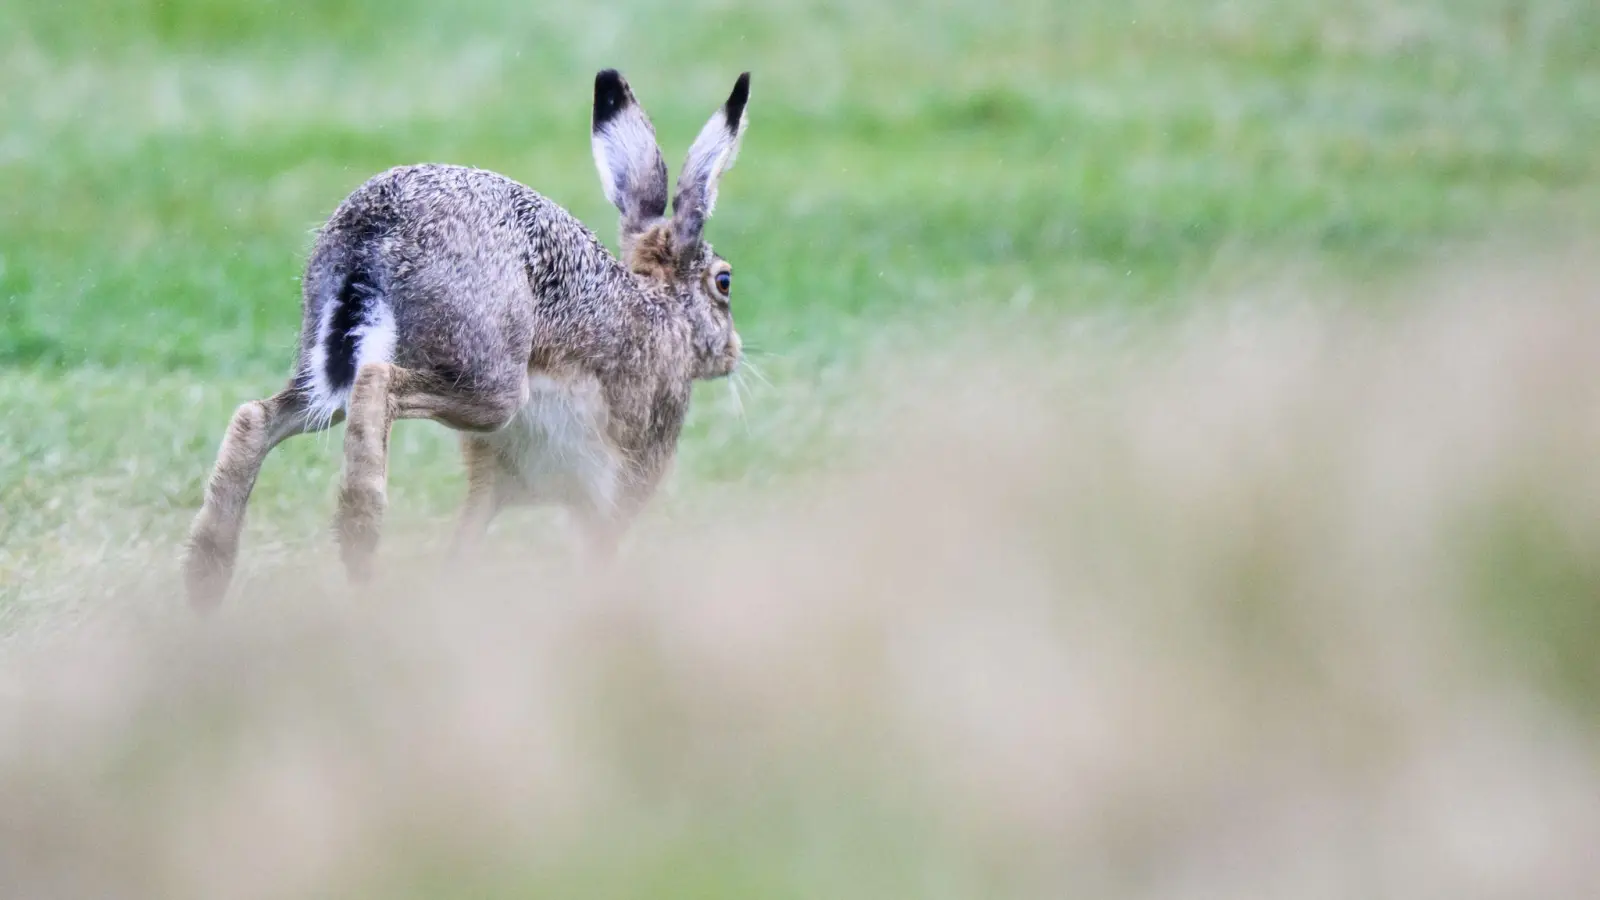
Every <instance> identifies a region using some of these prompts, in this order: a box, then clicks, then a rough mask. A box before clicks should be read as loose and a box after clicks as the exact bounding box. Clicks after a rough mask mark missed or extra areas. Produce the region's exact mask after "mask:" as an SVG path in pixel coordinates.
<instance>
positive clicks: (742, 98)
mask: <svg viewBox="0 0 1600 900" xmlns="http://www.w3.org/2000/svg"><path fill="white" fill-rule="evenodd" d="M749 102H750V73H749V72H745V73H743V74H741V75H740V76H739V80H738V81H737V82H735V83H734V85H733V93H732V94H730V95H729V96H728V103H727V105H726V106H724V107H723V110H724V111H725V112H726V113H727V114H728V127H729V128H734V129H737V128H738V127H739V120H740V119H741V118H743V117H744V107H745V104H747V103H749Z"/></svg>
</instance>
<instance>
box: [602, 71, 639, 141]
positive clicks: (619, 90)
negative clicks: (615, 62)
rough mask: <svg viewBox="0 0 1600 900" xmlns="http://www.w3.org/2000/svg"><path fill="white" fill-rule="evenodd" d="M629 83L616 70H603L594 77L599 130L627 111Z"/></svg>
mask: <svg viewBox="0 0 1600 900" xmlns="http://www.w3.org/2000/svg"><path fill="white" fill-rule="evenodd" d="M629 102H630V98H629V95H628V82H627V81H626V80H625V79H624V78H623V77H622V73H621V72H618V71H617V70H616V69H602V70H601V71H600V74H598V75H596V76H595V77H594V127H595V128H599V127H600V126H602V125H604V124H606V123H607V122H609V121H611V120H612V119H613V118H615V117H616V115H617V113H620V112H622V111H623V110H624V109H627V107H628V103H629Z"/></svg>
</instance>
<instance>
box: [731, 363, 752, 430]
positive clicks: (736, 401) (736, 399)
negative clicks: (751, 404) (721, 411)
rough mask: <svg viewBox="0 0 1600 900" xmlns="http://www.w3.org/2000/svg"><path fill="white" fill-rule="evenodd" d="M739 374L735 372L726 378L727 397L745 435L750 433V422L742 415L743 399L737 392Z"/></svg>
mask: <svg viewBox="0 0 1600 900" xmlns="http://www.w3.org/2000/svg"><path fill="white" fill-rule="evenodd" d="M739 381H740V378H739V373H738V372H737V371H735V372H734V373H733V374H732V375H731V376H730V377H729V378H728V396H729V397H731V398H732V399H733V408H734V412H736V413H737V414H738V416H739V424H741V425H743V426H744V430H745V433H746V434H749V433H750V420H749V419H748V418H746V417H745V414H744V397H743V396H742V395H741V393H740V391H739Z"/></svg>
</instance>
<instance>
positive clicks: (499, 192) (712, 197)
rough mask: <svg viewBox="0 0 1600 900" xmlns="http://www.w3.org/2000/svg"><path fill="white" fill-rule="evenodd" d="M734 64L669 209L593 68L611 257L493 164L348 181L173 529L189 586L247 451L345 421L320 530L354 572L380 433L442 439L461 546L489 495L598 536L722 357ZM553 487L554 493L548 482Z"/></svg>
mask: <svg viewBox="0 0 1600 900" xmlns="http://www.w3.org/2000/svg"><path fill="white" fill-rule="evenodd" d="M748 97H749V74H748V73H745V74H744V75H741V76H740V77H739V79H738V81H737V83H736V84H735V86H734V90H733V93H732V94H731V95H730V96H729V98H728V100H727V102H725V103H724V104H723V105H722V107H721V108H719V109H718V110H717V111H716V112H715V113H714V114H713V116H712V117H711V119H710V121H708V122H707V124H706V126H705V128H704V129H702V131H701V132H700V135H699V136H698V137H697V138H696V140H695V142H694V145H693V146H692V147H691V148H690V150H689V154H688V157H687V160H686V162H685V164H684V167H683V170H682V172H681V173H680V176H679V179H678V184H677V189H676V192H675V193H673V194H672V197H673V207H674V208H673V210H672V212H671V213H670V214H669V213H668V211H667V209H666V204H667V197H668V195H669V190H668V184H667V168H666V165H665V162H664V161H663V159H662V156H661V151H660V149H659V148H658V147H657V146H656V143H655V131H654V128H653V126H652V125H651V123H650V120H649V118H648V117H647V116H646V115H645V113H644V110H643V108H642V107H640V106H639V104H638V102H637V101H636V99H635V98H634V95H633V92H632V89H631V88H630V87H629V86H628V83H627V81H626V80H624V79H623V77H622V76H621V74H620V73H618V72H616V71H615V70H610V69H608V70H605V71H602V72H600V73H599V74H598V75H597V76H596V78H595V92H594V107H593V110H594V112H593V118H592V121H591V144H592V147H593V151H594V158H595V163H596V166H597V169H598V171H599V174H600V178H601V183H602V186H603V188H604V189H605V193H606V196H607V198H608V199H610V200H611V202H612V203H613V204H614V205H616V207H617V209H618V212H619V214H620V219H619V225H620V228H619V233H620V238H621V246H622V254H621V257H620V258H619V257H618V256H615V255H613V254H612V253H611V252H610V251H609V250H608V249H607V248H606V247H605V245H604V244H602V243H601V241H600V240H599V238H598V237H597V236H596V235H595V233H594V232H593V231H592V230H590V229H589V228H588V227H586V226H584V225H583V224H582V223H581V222H579V221H578V220H577V219H576V218H574V217H573V216H572V215H571V214H569V213H568V212H567V211H566V210H564V209H562V208H561V207H560V206H558V205H557V204H555V203H553V202H551V201H550V200H549V199H547V198H545V197H544V196H542V195H541V194H539V193H537V192H536V191H534V190H533V189H532V188H529V187H527V186H525V185H523V184H521V183H519V182H517V181H514V180H512V179H510V178H508V177H506V176H504V175H500V174H497V173H494V172H488V171H484V170H481V169H474V168H468V167H464V166H456V165H439V164H429V165H412V166H401V167H397V168H393V169H390V170H388V171H386V172H383V173H381V174H378V175H376V176H374V177H373V178H371V179H369V180H368V181H367V182H366V183H364V184H362V185H361V186H359V187H358V188H356V189H355V190H354V191H352V192H351V193H350V195H349V196H348V197H346V198H345V199H344V201H343V202H342V203H341V204H339V206H338V207H337V209H335V211H334V212H333V214H332V216H331V217H330V218H329V220H328V221H327V223H326V224H325V225H324V226H323V227H322V228H321V229H320V230H319V231H318V233H317V236H316V240H315V242H314V245H313V247H312V250H311V254H310V257H309V259H308V260H307V264H306V271H305V279H304V283H303V294H302V305H303V321H302V325H301V335H300V348H299V353H298V358H297V360H296V364H295V374H294V376H293V378H292V379H291V381H290V383H289V385H288V386H287V387H286V388H285V389H284V390H283V391H280V392H279V393H278V394H276V395H274V396H273V397H270V398H267V399H265V400H259V401H253V402H252V403H247V404H244V405H243V406H241V407H240V408H239V410H238V411H236V413H235V415H234V419H233V421H232V422H231V423H230V426H229V430H228V433H227V435H226V436H225V437H224V440H223V443H222V447H221V448H220V449H219V451H218V460H217V465H216V467H215V469H214V470H213V472H212V477H211V479H210V481H209V482H208V484H207V489H206V501H205V504H204V506H203V507H202V508H201V510H200V513H199V515H198V516H197V517H196V520H195V524H194V526H193V528H192V529H191V533H190V543H189V557H188V562H187V566H186V571H187V575H188V582H189V587H190V595H191V598H192V599H193V600H194V601H195V602H197V603H199V604H201V605H209V604H210V603H212V602H215V601H216V600H217V599H220V595H221V593H222V591H223V590H225V589H226V585H227V582H228V579H229V577H230V575H231V571H232V566H233V562H234V558H235V555H236V552H237V545H238V537H239V534H240V531H241V528H242V523H243V517H244V507H245V505H246V503H247V501H248V498H249V494H250V492H251V490H252V488H253V485H254V482H255V478H256V475H257V473H258V471H259V469H260V465H261V462H262V460H263V459H264V458H265V456H266V454H267V453H268V452H270V450H271V449H272V447H274V446H276V444H277V443H279V442H281V441H282V440H284V439H286V438H288V437H292V436H293V435H296V434H301V433H305V432H308V431H317V430H321V429H323V428H327V427H329V426H330V425H332V424H334V423H336V422H338V421H340V420H341V419H342V420H344V421H346V422H347V423H348V427H347V430H346V436H345V466H344V470H343V474H342V477H341V491H340V508H339V513H338V516H337V524H338V529H337V530H338V533H339V536H340V544H341V549H342V551H343V554H344V557H345V561H346V565H347V567H348V568H349V569H350V571H351V574H352V576H354V577H357V578H358V579H359V578H363V577H365V574H366V572H367V571H368V569H369V568H370V558H371V555H372V552H373V550H374V548H375V546H376V542H377V535H378V531H379V525H380V523H381V519H382V515H383V511H384V509H385V507H386V504H387V500H386V479H387V475H386V472H387V452H388V451H387V448H388V433H389V429H390V427H391V426H392V424H393V423H394V422H395V421H396V420H398V419H404V418H428V419H433V420H435V421H438V422H441V423H443V424H445V425H447V426H449V427H451V428H454V429H456V430H458V431H460V432H462V435H463V439H462V440H463V451H464V455H465V458H466V461H467V464H468V472H469V479H468V481H469V487H468V497H467V502H466V505H465V508H464V510H463V515H462V524H461V526H460V528H459V529H458V538H461V539H465V540H471V539H473V538H475V537H477V536H479V535H480V534H481V532H482V531H483V530H484V529H486V528H487V526H488V522H489V520H490V519H491V518H492V517H493V515H494V513H495V512H496V511H497V510H499V509H500V508H501V507H503V506H504V505H506V504H509V503H515V502H528V501H543V500H558V501H560V502H563V503H565V504H566V505H568V506H569V508H571V509H573V511H574V512H575V513H576V514H577V515H578V516H579V518H580V520H581V521H583V522H584V523H585V524H586V526H587V528H588V530H589V531H590V532H591V534H592V535H593V536H594V537H595V539H596V543H597V544H598V545H601V546H602V547H609V546H610V545H612V544H614V542H615V540H616V538H617V537H619V536H620V533H621V531H622V530H623V529H624V528H625V527H626V525H627V523H628V521H630V520H631V518H632V516H633V515H634V514H635V513H637V511H638V510H639V509H640V508H641V507H642V506H643V505H644V503H645V502H646V501H647V500H648V498H649V497H650V495H651V494H652V493H653V491H654V490H655V488H656V486H657V484H658V483H659V481H660V479H661V477H662V476H663V474H664V473H665V471H666V470H667V468H668V467H669V466H670V463H671V461H672V459H673V457H674V455H675V452H676V445H677V440H678V436H679V434H680V432H681V430H682V427H683V422H684V418H685V416H686V415H687V412H688V407H689V397H690V393H691V388H692V385H693V382H694V381H695V380H696V379H702V378H718V377H722V376H725V375H727V374H729V373H730V372H732V371H733V369H734V368H735V367H736V366H737V365H738V363H739V360H740V357H741V354H742V349H741V342H740V339H739V336H738V333H737V331H736V330H735V329H734V327H733V317H732V307H731V303H730V297H731V283H732V267H731V266H729V265H728V263H727V262H726V261H725V260H723V259H722V258H721V257H719V256H718V255H717V254H716V253H715V252H714V251H713V250H712V248H711V246H710V244H708V243H707V242H706V241H705V240H704V235H703V232H704V227H705V223H706V219H707V218H708V217H709V216H710V215H711V212H712V210H713V209H714V207H715V203H716V195H717V188H718V183H719V182H720V180H721V177H722V175H723V173H724V172H725V171H726V170H727V169H728V168H729V167H730V166H731V165H732V162H733V160H734V159H735V157H736V156H737V153H738V148H739V143H740V140H741V138H742V136H743V133H744V130H745V128H746V127H747V125H748V119H747V117H746V116H745V108H746V103H747V101H748ZM556 482H561V484H560V485H556V486H553V485H555V483H556Z"/></svg>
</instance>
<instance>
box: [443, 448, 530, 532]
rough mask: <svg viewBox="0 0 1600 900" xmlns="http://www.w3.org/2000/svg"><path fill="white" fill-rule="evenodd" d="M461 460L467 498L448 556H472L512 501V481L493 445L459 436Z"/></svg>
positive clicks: (512, 478) (514, 486) (511, 475)
mask: <svg viewBox="0 0 1600 900" xmlns="http://www.w3.org/2000/svg"><path fill="white" fill-rule="evenodd" d="M461 458H462V461H463V462H465V463H466V465H467V496H466V499H465V500H463V501H462V503H461V516H460V519H459V521H458V522H457V525H456V536H455V542H454V544H453V545H452V547H451V555H452V556H455V557H460V556H463V555H465V554H468V553H470V552H472V551H473V550H474V549H476V548H477V546H478V545H479V544H480V543H482V541H483V538H484V535H486V534H488V532H489V523H490V522H492V521H494V517H495V516H497V515H499V514H500V510H502V509H504V508H505V507H506V505H507V504H508V503H511V502H512V500H513V499H514V498H515V496H516V494H517V493H518V491H517V486H516V483H515V482H516V479H515V478H514V477H513V473H511V472H510V471H509V470H508V469H507V468H506V464H505V461H504V460H503V459H501V457H500V453H499V451H498V449H497V448H496V447H495V445H494V444H492V443H490V442H488V441H486V440H484V439H483V438H482V437H479V436H476V435H470V434H464V435H462V436H461Z"/></svg>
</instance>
